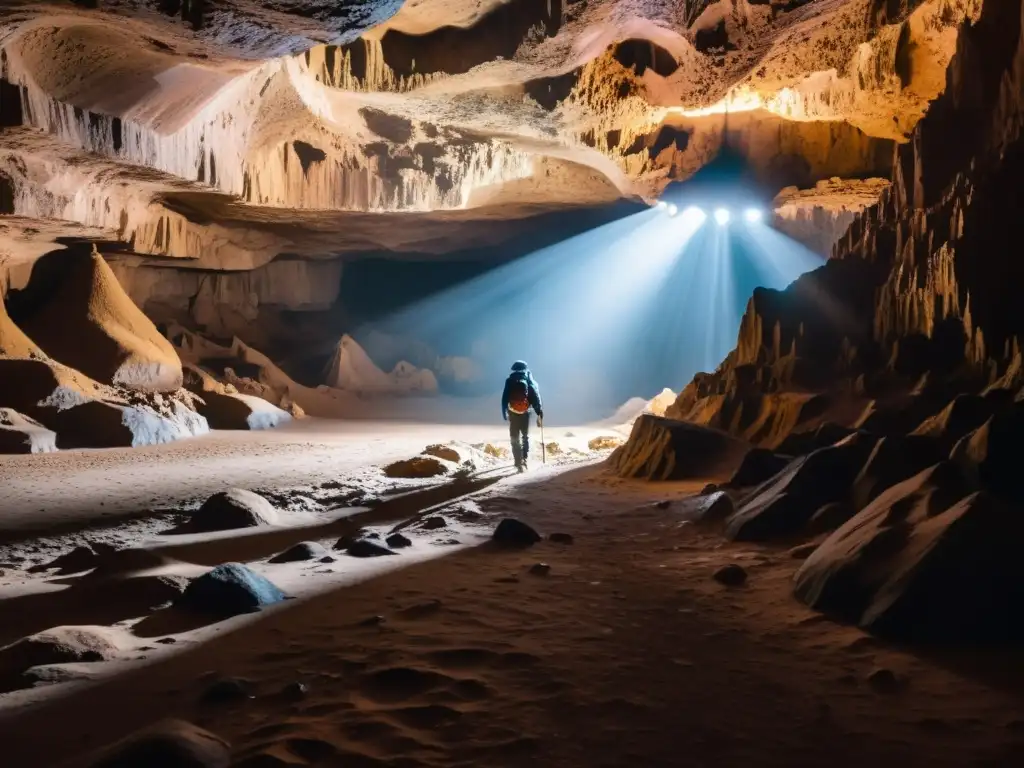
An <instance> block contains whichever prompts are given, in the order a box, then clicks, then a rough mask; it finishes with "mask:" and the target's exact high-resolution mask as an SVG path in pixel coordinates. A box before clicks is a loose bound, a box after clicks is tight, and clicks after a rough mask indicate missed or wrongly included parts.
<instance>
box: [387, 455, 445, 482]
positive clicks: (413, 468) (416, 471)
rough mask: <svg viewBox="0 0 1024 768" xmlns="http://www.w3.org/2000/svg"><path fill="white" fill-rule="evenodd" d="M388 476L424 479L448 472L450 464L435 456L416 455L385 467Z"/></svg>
mask: <svg viewBox="0 0 1024 768" xmlns="http://www.w3.org/2000/svg"><path fill="white" fill-rule="evenodd" d="M384 474H385V475H387V476H388V477H400V478H407V479H422V478H426V477H437V476H439V475H446V474H448V465H446V464H445V463H444V462H443V461H441V460H439V459H438V458H437V457H435V456H415V457H413V458H411V459H405V460H403V461H396V462H394V463H393V464H388V465H387V466H386V467H384Z"/></svg>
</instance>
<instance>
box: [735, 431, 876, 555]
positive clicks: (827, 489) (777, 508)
mask: <svg viewBox="0 0 1024 768" xmlns="http://www.w3.org/2000/svg"><path fill="white" fill-rule="evenodd" d="M875 441H876V438H873V437H871V436H870V435H866V434H864V433H857V434H853V435H850V436H849V437H847V438H846V439H845V440H843V441H841V442H840V443H838V444H836V445H833V446H829V447H828V448H819V449H818V450H816V451H814V452H813V453H811V454H809V455H807V456H802V457H800V458H797V459H794V460H793V461H792V462H790V464H789V466H787V467H786V469H785V470H783V471H782V472H780V473H779V474H778V475H776V476H775V477H774V478H772V479H771V480H769V481H767V482H766V483H764V484H762V485H761V486H759V487H758V488H757V489H755V490H754V491H752V492H751V494H750V495H749V496H748V497H747V499H746V500H744V502H743V503H742V504H741V505H740V507H739V509H738V510H737V512H736V514H735V515H733V516H732V517H731V518H730V519H729V522H728V525H727V526H726V530H725V533H726V536H728V537H729V538H730V539H734V540H737V541H766V540H768V539H771V538H773V537H776V536H785V535H788V534H792V533H794V532H796V531H799V530H800V529H801V528H802V527H803V526H805V525H806V524H807V522H808V521H809V520H810V519H811V517H812V516H813V515H814V513H815V512H817V511H818V510H819V509H820V508H821V507H822V506H823V505H825V504H828V503H829V502H831V501H838V500H840V499H842V498H843V497H845V496H846V495H847V494H848V493H849V492H850V487H851V485H852V484H853V480H854V478H856V477H857V475H858V473H859V472H860V470H861V468H862V467H863V466H864V462H865V461H866V460H867V457H868V454H869V453H870V452H871V449H872V448H873V447H874V444H875Z"/></svg>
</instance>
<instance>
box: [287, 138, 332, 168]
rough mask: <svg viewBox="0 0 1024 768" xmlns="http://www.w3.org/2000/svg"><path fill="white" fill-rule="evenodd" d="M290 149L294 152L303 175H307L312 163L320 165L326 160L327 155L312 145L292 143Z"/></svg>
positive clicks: (298, 142) (301, 142)
mask: <svg viewBox="0 0 1024 768" xmlns="http://www.w3.org/2000/svg"><path fill="white" fill-rule="evenodd" d="M292 149H294V150H295V154H296V155H298V157H299V162H300V163H301V164H302V172H303V174H308V173H309V169H310V168H311V167H312V165H313V163H322V162H323V161H324V160H326V159H327V153H326V152H324V151H323V150H322V149H319V148H318V147H314V146H313V145H312V144H307V143H306V142H304V141H293V142H292Z"/></svg>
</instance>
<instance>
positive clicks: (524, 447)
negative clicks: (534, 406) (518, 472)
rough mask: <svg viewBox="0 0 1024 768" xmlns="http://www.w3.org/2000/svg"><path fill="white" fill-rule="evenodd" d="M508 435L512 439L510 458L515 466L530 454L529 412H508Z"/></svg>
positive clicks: (523, 461)
mask: <svg viewBox="0 0 1024 768" xmlns="http://www.w3.org/2000/svg"><path fill="white" fill-rule="evenodd" d="M508 435H509V437H510V438H511V440H512V458H513V459H515V462H516V466H517V467H518V466H519V465H520V464H523V463H525V462H526V460H527V459H528V458H529V456H530V412H529V411H527V412H526V413H513V412H511V411H509V414H508Z"/></svg>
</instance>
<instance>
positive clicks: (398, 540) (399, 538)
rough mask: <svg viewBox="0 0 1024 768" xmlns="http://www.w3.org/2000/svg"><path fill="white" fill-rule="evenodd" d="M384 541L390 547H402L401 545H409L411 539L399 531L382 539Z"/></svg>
mask: <svg viewBox="0 0 1024 768" xmlns="http://www.w3.org/2000/svg"><path fill="white" fill-rule="evenodd" d="M384 543H385V544H387V545H388V546H389V547H391V548H392V549H402V548H403V547H411V546H412V539H410V538H409V537H408V536H403V535H402V534H401V533H392V534H391V535H390V536H388V537H387V538H386V539H384Z"/></svg>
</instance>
